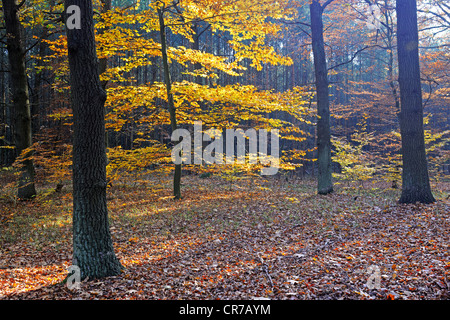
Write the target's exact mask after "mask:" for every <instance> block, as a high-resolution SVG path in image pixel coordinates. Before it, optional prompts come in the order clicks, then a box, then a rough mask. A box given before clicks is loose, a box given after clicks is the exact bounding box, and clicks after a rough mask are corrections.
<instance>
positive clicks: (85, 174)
mask: <svg viewBox="0 0 450 320" xmlns="http://www.w3.org/2000/svg"><path fill="white" fill-rule="evenodd" d="M65 5H66V9H67V7H69V6H70V5H77V6H78V7H79V8H80V13H81V28H80V29H73V30H70V29H68V30H67V48H68V55H69V68H70V87H71V102H72V109H73V264H74V265H77V266H78V267H79V268H80V270H81V277H82V278H83V279H84V278H86V277H89V278H101V277H106V276H112V275H117V274H119V273H120V271H121V269H122V266H121V265H120V262H119V260H118V259H117V258H116V255H115V253H114V248H113V244H112V239H111V234H110V231H109V221H108V209H107V205H106V147H105V108H104V105H105V101H106V92H105V91H104V90H103V88H102V85H101V83H100V78H99V68H98V62H97V55H96V49H95V36H94V21H93V9H92V0H91V1H86V0H66V1H65Z"/></svg>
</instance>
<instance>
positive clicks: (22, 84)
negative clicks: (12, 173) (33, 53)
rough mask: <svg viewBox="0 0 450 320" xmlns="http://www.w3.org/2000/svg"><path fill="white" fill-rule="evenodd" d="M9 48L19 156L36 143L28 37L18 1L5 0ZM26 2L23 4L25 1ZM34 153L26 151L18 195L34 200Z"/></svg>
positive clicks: (16, 142)
mask: <svg viewBox="0 0 450 320" xmlns="http://www.w3.org/2000/svg"><path fill="white" fill-rule="evenodd" d="M2 3H3V13H4V19H5V27H6V34H7V45H6V47H7V49H8V58H9V66H10V71H11V73H10V75H11V92H12V104H13V108H14V114H15V128H14V129H15V145H16V150H17V156H20V155H21V153H22V152H23V151H24V150H26V149H27V148H29V147H31V145H32V132H31V110H30V101H29V93H28V83H27V74H26V67H25V50H24V40H23V37H22V30H21V29H22V25H21V23H20V19H19V14H18V13H19V9H20V8H19V5H18V4H17V0H2ZM22 4H23V3H22ZM32 155H33V154H32V152H31V151H29V152H26V153H25V154H23V156H24V158H23V159H24V160H22V161H21V169H20V170H21V172H20V178H19V187H18V192H17V196H18V197H19V199H31V198H33V197H34V196H36V188H35V186H34V167H33V160H32V158H31V157H32Z"/></svg>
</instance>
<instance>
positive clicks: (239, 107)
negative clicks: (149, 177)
mask: <svg viewBox="0 0 450 320" xmlns="http://www.w3.org/2000/svg"><path fill="white" fill-rule="evenodd" d="M158 3H159V4H160V5H161V4H164V5H165V7H166V8H167V10H166V12H165V16H164V18H165V21H164V22H165V24H166V41H167V48H166V49H167V59H168V64H169V67H170V76H171V80H172V90H171V91H172V94H173V100H174V106H175V110H176V116H177V125H178V126H179V127H183V128H192V123H193V121H195V120H201V121H202V122H203V123H204V129H205V130H207V129H209V128H211V127H217V128H219V129H221V128H222V129H223V128H226V127H242V128H247V127H255V128H279V129H280V130H281V137H282V140H281V149H282V169H292V170H290V171H289V172H295V173H296V174H298V175H300V176H313V177H314V178H315V179H316V178H317V175H318V172H319V170H318V168H319V167H318V161H316V159H317V158H318V152H319V150H318V149H317V148H316V146H317V143H318V139H317V134H318V133H319V132H321V130H318V131H317V132H316V129H318V127H317V125H318V124H320V119H323V118H322V117H320V118H317V112H316V98H317V97H318V95H317V93H316V92H315V89H316V88H315V86H314V85H315V83H316V75H315V71H314V70H315V69H314V59H313V54H312V38H311V35H312V34H311V30H310V28H309V26H310V25H311V15H310V10H309V2H308V1H301V0H298V1H278V2H277V3H276V4H275V3H273V1H268V0H264V1H263V0H260V1H256V2H255V1H253V2H251V3H250V2H249V1H244V0H240V1H221V2H220V3H219V2H215V1H208V0H201V1H182V2H178V1H175V2H174V1H159V2H157V1H141V2H139V3H138V4H134V3H132V2H130V1H112V2H111V10H108V9H105V8H108V7H109V4H108V1H106V2H105V1H103V2H102V1H98V2H94V8H96V9H98V10H96V12H98V13H99V14H95V15H94V19H95V30H96V41H97V56H98V57H99V59H100V62H101V63H100V64H101V65H102V67H101V81H102V83H103V85H104V87H105V89H106V91H107V100H106V103H105V111H106V121H107V122H106V132H107V134H106V142H105V143H106V145H107V154H108V161H109V162H108V165H107V177H108V182H109V183H111V184H115V183H121V182H123V181H125V180H127V179H130V178H131V179H133V181H140V182H142V183H145V174H148V173H150V172H155V171H159V172H168V171H171V170H173V165H172V164H171V161H170V148H171V146H172V145H171V142H170V138H169V137H170V132H171V131H172V129H171V126H170V115H169V112H168V111H169V110H168V108H167V106H168V102H167V101H168V96H167V91H166V86H165V82H164V68H163V57H162V53H161V49H162V46H161V42H160V38H159V31H160V27H159V23H158V15H157V4H158ZM315 3H317V4H319V5H320V6H324V5H325V4H326V3H328V1H315ZM102 4H106V5H102ZM369 5H372V6H375V7H373V8H377V9H376V10H375V11H374V14H372V13H371V12H370V10H369ZM326 9H327V10H325V11H324V12H323V30H324V32H323V36H324V53H325V57H326V62H327V67H326V69H327V73H328V81H329V88H328V90H329V105H330V128H331V131H330V135H331V137H332V140H334V141H340V142H341V143H342V145H345V146H347V147H348V148H347V149H345V148H344V149H345V150H346V151H345V150H344V149H342V148H341V149H338V148H337V144H336V143H335V146H333V144H332V145H331V155H332V161H333V162H332V163H331V164H332V165H331V167H330V168H331V170H332V171H334V173H337V174H339V173H340V172H342V170H341V167H342V166H347V167H348V168H349V169H352V168H353V169H355V168H358V170H364V172H363V173H365V172H371V178H372V179H375V180H376V181H386V182H388V183H389V184H388V185H387V186H393V187H399V186H400V184H401V179H400V177H401V172H402V168H401V164H402V163H401V160H402V159H401V153H400V150H401V149H400V146H401V139H400V138H401V137H400V131H399V128H400V126H399V120H398V117H397V115H398V113H399V111H400V97H399V87H398V82H397V78H398V62H397V54H396V49H397V26H396V13H395V3H394V1H390V0H386V1H376V2H375V1H362V0H354V1H340V0H335V1H333V2H332V3H329V4H328V6H327V8H326ZM62 11H63V8H62V6H61V4H58V3H57V2H54V1H50V0H45V1H43V0H34V1H27V2H26V3H25V4H24V5H23V6H22V7H21V8H20V10H19V13H20V14H19V15H20V17H21V21H22V25H23V29H24V30H23V44H24V48H29V49H27V50H26V52H25V57H26V60H25V62H26V68H27V74H28V79H27V82H28V90H29V93H30V101H31V103H30V109H31V119H32V121H31V123H32V134H33V148H32V150H33V151H34V154H33V160H34V162H35V168H36V179H37V181H38V182H39V183H40V184H42V183H51V184H52V185H54V186H55V188H57V187H56V186H57V185H59V186H61V185H64V184H70V175H71V173H70V172H71V170H70V169H71V165H72V163H71V157H70V154H71V152H72V142H71V135H72V132H71V131H72V130H73V114H72V110H71V108H70V101H69V99H68V97H69V95H68V93H69V89H70V87H69V73H68V60H67V44H66V38H65V36H64V30H63V25H62V24H61V21H60V12H62ZM447 12H448V10H446V7H445V4H443V2H440V1H419V2H418V21H419V30H418V32H419V50H420V52H419V53H420V55H419V58H420V64H421V79H422V84H421V85H422V91H423V104H424V115H425V116H426V117H425V119H426V123H425V124H424V129H425V148H426V149H427V150H428V154H427V156H428V162H429V166H430V170H431V171H430V172H431V175H430V179H431V180H432V183H434V182H437V181H438V180H439V179H442V177H443V176H444V174H445V173H448V161H449V160H448V159H449V158H448V156H449V155H448V154H449V151H448V148H449V147H448V143H447V142H446V141H447V140H448V115H447V114H448V102H449V99H448V93H449V88H450V81H449V78H448V72H447V71H446V70H447V69H448V61H449V51H448V50H449V49H448V48H449V47H448V43H447V42H448V37H446V36H445V35H446V32H448V24H447V23H446V21H447V20H448V19H446V17H447ZM374 19H375V20H374ZM369 21H379V23H377V24H376V25H375V28H374V27H371V25H370V24H369V23H368V22H369ZM1 32H2V33H1V36H2V37H3V38H2V39H3V40H2V41H3V44H4V45H6V40H7V38H6V32H5V31H4V30H2V31H1ZM0 63H1V64H2V65H1V70H2V71H5V72H1V73H0V84H1V87H0V91H1V92H0V94H1V95H0V96H1V99H2V100H1V102H2V103H1V104H0V106H1V112H0V114H1V116H0V120H1V122H2V126H1V130H0V137H1V139H0V145H1V146H2V147H1V148H0V159H1V161H2V166H3V167H8V166H10V165H11V164H12V162H13V161H14V159H15V157H14V156H12V154H11V150H12V149H11V147H12V146H14V143H15V142H14V140H15V139H14V133H15V132H16V131H17V130H19V131H20V129H16V127H17V125H16V124H15V123H14V110H15V108H14V107H13V105H12V101H13V100H12V98H13V94H12V91H11V90H9V88H12V79H11V78H10V77H9V74H10V73H9V71H12V70H10V67H9V63H8V52H7V50H6V47H5V46H4V47H3V48H2V55H1V58H0ZM320 66H322V67H323V63H322V64H320ZM316 96H317V97H316ZM363 123H364V125H363V126H362V124H363ZM361 128H364V132H365V133H367V134H369V133H370V136H371V137H373V138H371V139H370V140H369V141H368V142H367V144H366V145H365V146H364V147H363V148H362V150H360V149H359V147H360V142H358V141H359V140H361V139H359V138H360V137H362V134H363V133H364V132H361ZM21 136H22V135H21ZM358 137H359V138H358ZM361 152H363V154H364V157H361V158H360V159H358V161H357V162H354V163H353V164H352V163H347V164H346V163H345V161H343V160H342V159H345V158H346V157H347V159H348V158H349V157H350V155H351V154H356V153H361ZM184 168H185V169H186V170H187V171H189V170H190V171H194V172H198V171H211V172H217V173H220V172H222V171H223V170H224V168H223V167H217V166H185V167H184ZM228 169H230V168H228ZM238 170H240V171H246V172H250V171H251V172H256V171H257V170H258V168H256V167H248V166H247V167H239V169H238ZM187 171H186V172H187ZM280 173H281V174H285V173H286V171H283V170H281V171H280ZM340 177H341V178H342V177H343V176H342V175H341V176H340ZM337 182H338V183H339V181H337Z"/></svg>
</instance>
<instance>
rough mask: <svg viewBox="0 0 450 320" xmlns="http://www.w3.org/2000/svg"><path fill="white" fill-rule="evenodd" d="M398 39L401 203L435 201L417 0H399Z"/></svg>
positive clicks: (397, 8)
mask: <svg viewBox="0 0 450 320" xmlns="http://www.w3.org/2000/svg"><path fill="white" fill-rule="evenodd" d="M396 10H397V38H398V39H397V42H398V49H397V51H398V68H399V78H398V81H399V85H400V115H399V120H400V133H401V137H402V158H403V171H402V195H401V197H400V200H399V201H400V202H401V203H414V202H422V203H432V202H434V201H435V199H434V197H433V194H432V193H431V188H430V181H429V177H428V166H427V158H426V152H425V139H424V131H423V104H422V88H421V83H420V66H419V36H418V27H417V4H416V0H397V7H396Z"/></svg>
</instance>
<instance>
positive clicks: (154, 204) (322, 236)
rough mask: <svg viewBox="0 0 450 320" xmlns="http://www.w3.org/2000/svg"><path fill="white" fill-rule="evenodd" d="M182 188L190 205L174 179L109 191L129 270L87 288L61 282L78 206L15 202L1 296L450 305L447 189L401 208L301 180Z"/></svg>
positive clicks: (7, 224)
mask: <svg viewBox="0 0 450 320" xmlns="http://www.w3.org/2000/svg"><path fill="white" fill-rule="evenodd" d="M183 182H184V186H183V197H184V198H183V199H182V200H180V201H174V200H172V199H171V197H170V194H171V190H170V185H171V183H170V177H167V178H161V177H160V178H159V180H158V179H153V180H151V181H149V184H148V187H147V186H146V185H139V186H116V187H113V188H111V189H110V190H109V191H108V193H109V194H108V199H109V208H110V215H111V232H112V236H113V240H114V242H115V249H116V253H117V255H118V257H119V258H120V260H121V262H122V264H123V265H124V266H125V267H126V269H125V270H124V272H123V274H122V275H120V276H117V277H110V278H106V279H96V280H92V281H84V282H82V283H81V288H80V289H79V290H72V291H71V290H69V289H68V288H67V286H66V285H65V284H63V283H61V281H62V280H63V279H64V278H65V276H66V275H67V269H68V268H69V266H70V264H71V262H70V257H71V231H70V230H71V229H70V223H71V221H70V215H71V209H70V206H71V199H70V196H69V195H61V194H59V195H57V194H54V195H49V196H48V197H47V198H45V199H42V200H41V201H40V203H39V204H36V205H34V206H30V205H29V204H21V203H19V204H15V208H14V215H12V214H11V210H5V212H8V217H7V218H5V219H4V220H3V221H2V225H1V227H0V241H1V242H2V243H1V249H0V297H1V298H2V299H256V298H269V299H449V297H450V295H449V289H450V259H449V248H448V246H449V234H450V233H449V231H450V230H449V225H450V215H449V212H450V210H449V201H448V199H446V197H447V194H448V190H442V188H440V189H441V191H442V192H441V193H440V197H439V196H438V197H437V198H439V200H438V201H437V202H436V203H434V204H431V205H420V204H416V205H399V204H397V203H396V199H398V191H396V190H389V189H383V188H371V189H369V188H365V189H359V190H358V189H346V188H338V189H337V191H336V192H335V193H334V194H332V195H329V196H319V195H315V192H314V185H313V184H311V183H309V182H305V181H302V180H291V181H289V182H284V181H280V180H278V179H269V180H268V181H262V180H242V181H240V182H234V183H233V184H232V185H231V187H230V182H225V181H223V180H221V179H220V178H214V177H211V178H208V179H199V178H197V177H191V176H188V177H184V178H183ZM150 186H151V188H150ZM445 186H446V187H447V188H448V185H444V187H445ZM1 205H2V206H5V203H1ZM9 209H11V207H9ZM17 233H20V234H17Z"/></svg>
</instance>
